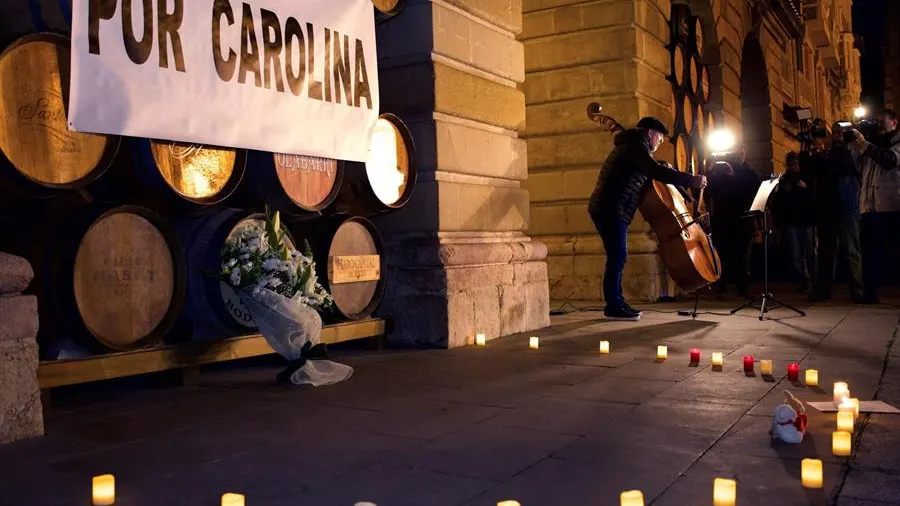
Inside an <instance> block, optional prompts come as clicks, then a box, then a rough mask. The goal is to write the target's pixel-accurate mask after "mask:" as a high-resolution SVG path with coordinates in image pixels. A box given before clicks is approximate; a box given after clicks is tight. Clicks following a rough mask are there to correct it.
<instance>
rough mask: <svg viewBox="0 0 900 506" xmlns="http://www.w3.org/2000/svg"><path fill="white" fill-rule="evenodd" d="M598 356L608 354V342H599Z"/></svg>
mask: <svg viewBox="0 0 900 506" xmlns="http://www.w3.org/2000/svg"><path fill="white" fill-rule="evenodd" d="M600 354H601V355H608V354H609V341H600Z"/></svg>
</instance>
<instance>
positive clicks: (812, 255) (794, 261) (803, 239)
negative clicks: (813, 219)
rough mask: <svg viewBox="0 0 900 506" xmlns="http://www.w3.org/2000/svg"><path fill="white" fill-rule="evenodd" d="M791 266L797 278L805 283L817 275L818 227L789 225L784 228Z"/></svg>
mask: <svg viewBox="0 0 900 506" xmlns="http://www.w3.org/2000/svg"><path fill="white" fill-rule="evenodd" d="M784 236H785V239H786V240H787V245H788V250H789V251H790V254H791V266H792V267H793V269H794V274H795V275H796V276H797V279H798V280H799V281H800V282H801V283H803V284H804V285H808V284H810V283H812V281H813V279H814V278H815V277H816V229H815V227H801V226H796V225H792V226H788V227H785V229H784Z"/></svg>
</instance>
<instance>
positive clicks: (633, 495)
mask: <svg viewBox="0 0 900 506" xmlns="http://www.w3.org/2000/svg"><path fill="white" fill-rule="evenodd" d="M619 504H620V506H644V494H642V493H641V491H640V490H628V491H626V492H622V493H621V494H619Z"/></svg>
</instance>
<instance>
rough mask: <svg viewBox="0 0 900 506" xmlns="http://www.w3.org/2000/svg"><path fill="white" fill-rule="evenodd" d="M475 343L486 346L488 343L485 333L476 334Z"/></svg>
mask: <svg viewBox="0 0 900 506" xmlns="http://www.w3.org/2000/svg"><path fill="white" fill-rule="evenodd" d="M475 344H476V345H477V346H484V345H485V344H487V337H485V335H484V334H475Z"/></svg>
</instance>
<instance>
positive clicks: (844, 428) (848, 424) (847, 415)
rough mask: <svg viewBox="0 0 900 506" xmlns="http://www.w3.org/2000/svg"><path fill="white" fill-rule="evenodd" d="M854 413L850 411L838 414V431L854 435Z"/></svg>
mask: <svg viewBox="0 0 900 506" xmlns="http://www.w3.org/2000/svg"><path fill="white" fill-rule="evenodd" d="M853 418H854V416H853V413H851V412H849V411H838V414H837V430H839V431H841V432H849V433H851V434H852V433H853Z"/></svg>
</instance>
